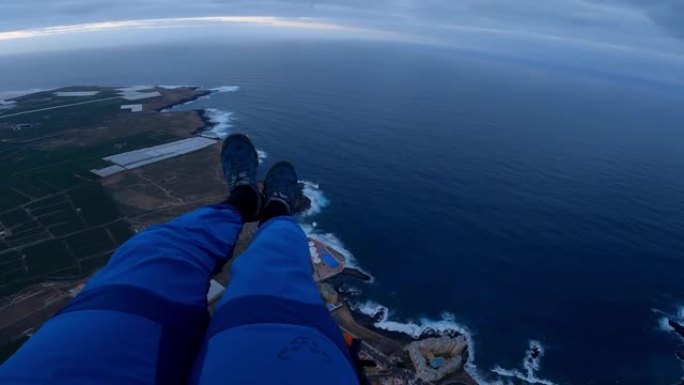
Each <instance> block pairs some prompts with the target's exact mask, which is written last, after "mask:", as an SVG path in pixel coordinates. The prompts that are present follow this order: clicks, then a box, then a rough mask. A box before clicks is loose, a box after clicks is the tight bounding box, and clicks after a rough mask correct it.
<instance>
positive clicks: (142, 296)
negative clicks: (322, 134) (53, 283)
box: [0, 138, 261, 385]
mask: <svg viewBox="0 0 684 385" xmlns="http://www.w3.org/2000/svg"><path fill="white" fill-rule="evenodd" d="M238 139H239V140H238V143H237V144H239V145H244V140H246V138H242V139H240V138H238ZM243 139H244V140H243ZM231 144H235V141H230V140H226V142H225V143H224V150H225V149H226V148H231ZM249 144H250V145H251V143H249ZM238 147H239V146H238ZM243 147H244V146H243ZM252 150H253V151H254V155H256V151H255V150H254V149H253V148H252ZM236 153H239V151H237V152H236ZM229 155H230V154H225V151H224V156H223V161H224V167H225V163H226V158H227V157H228V158H229V159H228V161H229V162H228V163H230V160H231V159H230V156H229ZM250 158H251V155H250ZM238 161H239V159H238ZM254 161H255V162H258V161H257V160H256V158H254ZM250 162H251V161H243V162H242V163H244V164H248V163H250ZM233 163H236V164H237V163H240V162H233ZM255 167H256V166H254V172H251V171H250V172H248V173H246V174H245V176H244V177H240V178H231V176H232V175H233V174H235V172H233V171H235V167H233V168H232V169H231V167H228V169H227V170H226V175H227V178H228V179H229V187H230V188H231V197H230V198H229V199H228V201H227V202H226V203H223V204H219V205H214V206H208V207H204V208H200V209H198V210H195V211H193V212H190V213H188V214H185V215H183V216H181V217H178V218H176V219H174V220H172V221H170V222H168V223H166V224H163V225H159V226H154V227H151V228H149V229H147V230H145V231H143V232H141V233H140V234H138V235H136V236H135V237H133V238H132V239H130V240H129V241H128V242H126V243H125V244H124V245H122V246H121V247H120V248H119V249H118V250H117V251H116V253H115V254H114V255H113V256H112V258H111V260H110V262H109V263H108V264H107V266H106V267H105V268H104V269H103V270H101V271H100V272H98V273H97V274H96V275H95V276H94V277H93V278H92V279H91V280H90V281H89V282H88V284H87V285H86V287H85V288H84V290H83V291H82V293H81V294H79V295H78V296H77V297H76V299H75V300H74V301H73V302H72V303H71V304H69V305H68V306H67V307H66V308H65V309H64V310H63V311H61V312H60V313H59V314H58V315H56V316H55V317H53V318H52V319H51V320H50V321H48V322H47V323H46V324H45V325H44V326H43V327H42V328H41V329H40V330H39V331H38V332H37V333H36V334H35V335H34V336H33V337H32V338H31V339H30V340H29V341H28V342H27V343H26V344H25V345H24V346H23V347H22V348H21V349H20V350H19V351H18V352H17V353H16V354H15V355H14V356H13V357H11V358H10V359H9V360H8V361H7V362H6V363H5V364H4V365H3V366H2V367H1V368H0V383H2V384H28V383H31V384H34V383H50V384H160V385H162V384H185V383H186V382H187V377H188V373H189V370H190V368H191V366H192V363H193V361H194V358H195V354H196V352H197V349H198V347H199V345H200V343H201V341H202V336H203V335H204V331H205V328H206V324H207V321H208V314H207V300H206V295H207V289H208V285H209V280H210V277H211V275H212V274H213V273H214V272H215V271H216V270H217V269H218V268H219V267H220V266H221V265H222V264H223V263H224V262H225V261H226V260H227V259H228V258H229V257H230V256H231V255H232V250H233V246H234V244H235V241H236V239H237V236H238V234H239V232H240V229H241V227H242V222H243V220H242V218H243V217H247V218H249V219H252V218H253V217H254V216H255V215H256V211H257V210H258V206H259V202H260V200H261V198H260V194H258V192H257V190H256V188H255V185H254V183H253V181H254V178H255V170H256V168H255ZM238 171H239V170H238ZM246 182H251V184H250V183H246ZM250 191H251V193H250ZM250 194H251V195H250Z"/></svg>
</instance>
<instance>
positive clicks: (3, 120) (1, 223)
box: [0, 86, 476, 384]
mask: <svg viewBox="0 0 684 385" xmlns="http://www.w3.org/2000/svg"><path fill="white" fill-rule="evenodd" d="M220 91H221V90H220V89H215V90H204V89H200V88H196V87H147V86H144V87H97V86H79V87H66V88H61V89H56V90H49V91H40V92H33V93H27V94H24V95H15V96H14V97H9V98H6V99H4V100H3V99H2V95H0V161H1V162H2V165H3V166H2V168H0V177H1V178H3V187H2V189H0V275H2V280H1V281H0V312H2V314H3V317H2V320H0V362H2V361H4V359H6V358H7V357H9V356H10V355H11V354H12V353H13V352H14V351H15V350H16V349H17V348H18V347H20V346H21V344H22V343H23V342H24V341H26V340H27V339H28V338H30V336H31V335H32V333H33V332H34V331H35V330H37V329H38V328H39V327H40V325H42V323H43V322H45V321H46V320H47V319H48V318H49V317H51V316H52V315H53V314H54V313H56V312H57V311H59V310H60V309H61V308H62V307H63V306H64V305H66V304H67V303H68V302H69V301H70V300H71V299H72V298H73V297H74V296H75V295H76V294H77V293H78V292H79V291H80V290H81V289H82V287H83V285H84V283H85V282H86V281H87V279H88V278H89V277H90V276H91V274H93V273H94V272H95V271H96V270H97V269H99V268H101V267H102V266H104V265H105V264H106V263H107V261H108V260H109V258H110V256H111V255H112V253H113V252H114V251H115V250H116V248H117V247H118V246H119V245H121V244H122V243H123V242H125V241H126V240H127V239H128V238H130V237H131V236H132V235H134V234H135V233H136V232H138V231H140V230H142V229H144V228H146V227H148V226H150V225H153V224H156V223H160V222H164V221H166V220H168V219H171V218H173V217H175V216H177V215H179V214H181V213H184V212H187V211H189V210H191V209H194V208H196V207H199V206H202V205H205V204H210V203H216V202H218V201H221V200H223V199H225V198H226V196H227V189H226V186H225V182H224V178H223V175H222V172H221V169H220V163H219V152H220V138H218V137H217V135H215V134H212V133H211V132H210V131H209V129H210V128H211V125H212V122H211V121H210V120H209V119H208V118H207V116H206V114H205V113H204V111H202V110H189V111H170V108H171V107H173V106H176V105H180V104H184V103H189V102H192V101H194V100H195V99H198V98H200V97H206V96H209V95H211V94H212V93H213V92H220ZM310 204H311V202H310V201H309V200H308V198H306V197H304V196H303V197H302V199H301V200H300V201H299V202H298V210H299V211H304V210H306V209H308V208H309V206H310ZM255 232H256V224H254V223H251V224H247V225H246V226H245V228H244V230H243V232H242V233H241V235H240V237H239V239H238V244H237V246H236V250H235V255H237V254H240V253H241V252H242V251H243V250H244V249H245V248H246V247H247V246H248V245H249V243H250V242H251V239H252V236H253V235H254V233H255ZM310 249H311V254H312V255H311V256H312V263H313V265H314V270H315V275H314V278H315V280H316V281H317V282H318V284H319V288H320V290H321V295H322V297H323V298H324V300H325V302H326V304H327V305H328V308H329V309H330V311H331V314H332V316H333V318H335V320H336V321H337V322H338V324H339V325H340V327H341V328H342V329H343V331H345V332H346V333H348V334H349V335H350V336H354V337H357V338H361V339H362V340H363V342H364V343H363V344H362V346H361V353H360V356H361V357H363V358H364V359H368V360H372V361H374V362H375V363H376V365H375V366H374V367H370V368H368V369H367V371H366V373H367V374H368V377H369V379H370V381H371V383H373V384H385V383H392V384H408V383H412V384H421V383H436V384H447V383H448V384H476V381H475V380H474V379H473V378H471V377H470V375H469V374H468V373H467V372H466V371H465V369H464V368H465V363H466V361H467V359H468V350H467V344H466V339H465V338H463V336H460V335H459V334H458V333H457V332H447V333H437V332H435V331H426V332H425V333H424V335H421V336H408V335H405V334H401V333H396V332H387V331H383V330H377V329H376V328H374V326H373V324H374V320H373V318H372V317H369V316H367V315H363V314H362V313H360V312H358V311H355V310H354V309H353V307H349V306H348V305H347V301H346V296H345V292H344V290H343V288H344V285H343V284H340V281H339V280H338V277H340V276H347V277H349V276H351V277H355V278H360V279H364V280H368V279H369V278H370V277H369V276H368V275H366V274H365V273H363V272H361V271H359V270H356V269H354V268H351V267H349V266H346V265H345V258H344V256H343V255H342V254H341V253H340V252H339V251H338V250H335V249H334V248H333V247H331V246H330V245H327V244H325V243H323V242H321V241H319V240H314V239H310ZM229 280H230V263H229V264H227V266H225V268H224V269H223V271H222V272H221V273H219V274H218V275H217V276H216V277H215V278H214V280H212V285H211V288H210V291H209V293H208V299H209V301H210V304H211V306H212V307H213V305H214V304H215V303H216V300H217V299H218V298H219V297H220V294H221V293H222V291H223V290H224V288H225V286H226V285H227V284H228V281H229ZM377 316H378V317H380V316H382V314H378V315H377ZM432 350H434V352H433V351H432Z"/></svg>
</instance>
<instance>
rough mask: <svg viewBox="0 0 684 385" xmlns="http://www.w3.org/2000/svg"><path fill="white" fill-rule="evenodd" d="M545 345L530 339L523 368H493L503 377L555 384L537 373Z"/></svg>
mask: <svg viewBox="0 0 684 385" xmlns="http://www.w3.org/2000/svg"><path fill="white" fill-rule="evenodd" d="M544 353H545V351H544V347H543V346H542V344H541V343H540V342H539V341H534V340H531V341H529V346H528V348H527V350H526V351H525V358H524V359H523V362H522V367H523V369H522V370H520V369H504V368H502V367H500V366H497V367H495V368H494V369H492V372H493V373H496V374H498V375H499V376H502V377H509V378H516V379H518V380H521V381H524V382H526V383H528V384H541V385H555V383H554V382H552V381H550V380H546V379H543V378H539V377H538V376H537V374H538V373H539V371H540V370H541V358H542V357H543V356H544Z"/></svg>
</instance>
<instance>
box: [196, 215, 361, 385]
mask: <svg viewBox="0 0 684 385" xmlns="http://www.w3.org/2000/svg"><path fill="white" fill-rule="evenodd" d="M312 276H313V266H312V265H311V256H310V254H309V244H308V240H307V237H306V235H305V234H304V232H303V231H302V229H301V227H300V226H299V225H297V223H296V222H295V220H294V219H293V218H291V217H276V218H273V219H271V220H270V221H268V222H266V223H264V224H263V225H262V226H261V228H260V229H259V231H258V232H257V234H256V235H255V236H254V239H253V240H252V244H251V245H250V246H249V248H248V249H247V250H246V251H245V252H244V253H243V254H242V255H240V256H239V257H238V258H237V259H236V260H235V261H234V262H233V264H232V265H231V280H230V284H229V286H228V288H227V290H226V293H225V294H224V295H223V297H222V298H221V300H220V302H219V305H218V306H217V308H216V312H215V314H214V318H213V319H212V321H211V323H210V325H209V331H208V333H207V336H206V341H205V343H204V345H203V347H202V351H201V353H200V354H199V357H198V360H197V363H196V364H195V369H194V371H193V375H192V377H191V381H190V383H191V384H200V385H219V384H228V383H240V384H255V385H256V384H260V385H261V384H293V385H294V384H297V385H299V384H347V385H349V384H357V383H358V379H357V377H356V374H355V372H354V368H353V365H352V364H351V361H350V358H349V353H348V351H347V350H346V348H344V342H343V339H342V334H341V332H340V330H339V328H338V327H337V325H336V324H335V322H334V321H333V320H332V318H331V317H330V313H329V312H328V311H327V309H326V307H325V305H324V302H323V299H322V298H321V294H320V292H319V291H318V288H317V286H316V283H315V282H314V280H313V278H312ZM238 358H239V359H238ZM231 379H232V381H231ZM235 379H237V381H235Z"/></svg>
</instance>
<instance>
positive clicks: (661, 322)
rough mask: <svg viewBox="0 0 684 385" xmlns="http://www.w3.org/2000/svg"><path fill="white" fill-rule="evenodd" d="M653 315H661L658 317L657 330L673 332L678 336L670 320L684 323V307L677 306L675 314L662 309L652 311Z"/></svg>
mask: <svg viewBox="0 0 684 385" xmlns="http://www.w3.org/2000/svg"><path fill="white" fill-rule="evenodd" d="M651 311H652V312H653V313H656V314H659V315H660V317H658V327H657V329H658V330H660V331H664V332H672V333H675V334H676V331H675V330H674V329H673V328H672V326H670V324H669V322H668V321H669V320H674V321H677V322H679V323H682V322H684V306H677V309H676V310H675V312H673V313H668V312H665V311H662V310H660V309H651Z"/></svg>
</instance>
